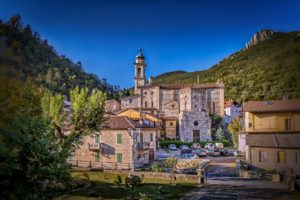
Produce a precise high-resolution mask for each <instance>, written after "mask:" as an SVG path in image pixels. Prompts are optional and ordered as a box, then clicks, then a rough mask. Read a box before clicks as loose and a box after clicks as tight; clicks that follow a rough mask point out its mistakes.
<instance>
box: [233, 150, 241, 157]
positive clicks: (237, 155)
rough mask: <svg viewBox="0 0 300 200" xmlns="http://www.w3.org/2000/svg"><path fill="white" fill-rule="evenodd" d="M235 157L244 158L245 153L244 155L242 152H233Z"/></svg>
mask: <svg viewBox="0 0 300 200" xmlns="http://www.w3.org/2000/svg"><path fill="white" fill-rule="evenodd" d="M233 155H234V156H235V157H242V156H243V153H242V152H241V151H240V150H237V151H234V152H233Z"/></svg>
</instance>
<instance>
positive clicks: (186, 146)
mask: <svg viewBox="0 0 300 200" xmlns="http://www.w3.org/2000/svg"><path fill="white" fill-rule="evenodd" d="M180 149H181V150H184V149H190V147H189V146H188V145H186V144H183V145H181V146H180Z"/></svg>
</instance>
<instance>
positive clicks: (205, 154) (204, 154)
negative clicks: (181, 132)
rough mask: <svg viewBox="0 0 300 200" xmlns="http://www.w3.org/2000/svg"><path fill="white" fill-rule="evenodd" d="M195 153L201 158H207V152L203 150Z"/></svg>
mask: <svg viewBox="0 0 300 200" xmlns="http://www.w3.org/2000/svg"><path fill="white" fill-rule="evenodd" d="M195 153H196V154H197V156H199V157H206V156H207V152H206V151H205V150H203V149H197V150H196V151H195Z"/></svg>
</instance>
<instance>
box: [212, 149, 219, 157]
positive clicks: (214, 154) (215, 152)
mask: <svg viewBox="0 0 300 200" xmlns="http://www.w3.org/2000/svg"><path fill="white" fill-rule="evenodd" d="M211 156H213V157H219V156H220V151H219V150H214V151H213V153H212V155H211Z"/></svg>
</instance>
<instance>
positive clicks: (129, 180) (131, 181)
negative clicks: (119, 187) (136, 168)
mask: <svg viewBox="0 0 300 200" xmlns="http://www.w3.org/2000/svg"><path fill="white" fill-rule="evenodd" d="M125 183H126V186H127V187H135V186H138V185H140V184H141V183H142V179H141V178H140V177H139V176H136V175H129V176H128V177H126V180H125Z"/></svg>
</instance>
